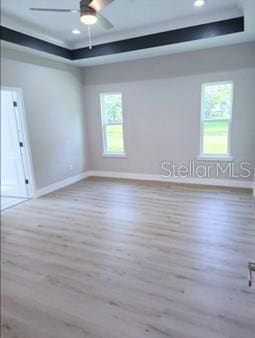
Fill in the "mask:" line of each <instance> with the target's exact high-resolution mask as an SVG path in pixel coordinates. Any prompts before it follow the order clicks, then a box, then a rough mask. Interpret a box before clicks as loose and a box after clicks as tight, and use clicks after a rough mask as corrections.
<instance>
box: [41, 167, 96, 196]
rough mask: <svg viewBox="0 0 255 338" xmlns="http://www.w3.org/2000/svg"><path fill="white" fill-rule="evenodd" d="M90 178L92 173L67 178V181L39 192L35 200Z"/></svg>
mask: <svg viewBox="0 0 255 338" xmlns="http://www.w3.org/2000/svg"><path fill="white" fill-rule="evenodd" d="M89 176H91V175H90V172H89V171H86V172H85V173H82V174H79V175H76V176H72V177H69V178H66V179H65V180H62V181H59V182H57V183H53V184H51V185H48V186H46V187H44V188H41V189H39V190H37V191H36V194H35V198H38V197H41V196H43V195H46V194H49V193H51V192H53V191H56V190H58V189H61V188H64V187H67V186H68V185H70V184H73V183H75V182H78V181H81V180H83V179H85V178H87V177H89Z"/></svg>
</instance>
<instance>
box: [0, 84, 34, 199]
mask: <svg viewBox="0 0 255 338" xmlns="http://www.w3.org/2000/svg"><path fill="white" fill-rule="evenodd" d="M2 90H3V91H4V90H5V91H11V92H13V93H14V94H15V100H16V101H17V107H15V110H16V114H17V117H18V119H19V123H20V125H21V133H22V138H23V140H24V142H23V144H24V145H23V151H24V156H22V160H23V163H24V166H23V167H24V174H25V177H26V178H27V179H28V180H29V184H28V186H27V193H28V198H36V184H35V174H34V166H33V159H32V151H31V146H30V137H29V132H28V124H27V116H26V111H25V105H24V99H23V90H22V89H21V88H16V87H7V86H1V91H2Z"/></svg>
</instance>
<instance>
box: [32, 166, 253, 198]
mask: <svg viewBox="0 0 255 338" xmlns="http://www.w3.org/2000/svg"><path fill="white" fill-rule="evenodd" d="M92 176H94V177H108V178H119V179H121V178H122V179H129V180H139V181H155V182H169V183H182V184H198V185H210V186H219V187H231V188H246V189H252V188H253V182H249V181H238V180H223V179H212V178H192V177H188V178H175V177H169V178H164V177H162V176H161V175H151V174H136V173H123V172H116V171H97V170H91V171H86V172H84V173H82V174H79V175H76V176H72V177H69V178H67V179H65V180H62V181H59V182H57V183H54V184H51V185H48V186H46V187H44V188H41V189H39V190H37V191H36V194H35V198H38V197H41V196H43V195H46V194H49V193H51V192H53V191H56V190H58V189H61V188H64V187H67V186H68V185H70V184H73V183H75V182H78V181H81V180H83V179H85V178H88V177H92Z"/></svg>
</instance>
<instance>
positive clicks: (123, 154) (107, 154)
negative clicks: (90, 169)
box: [102, 153, 127, 158]
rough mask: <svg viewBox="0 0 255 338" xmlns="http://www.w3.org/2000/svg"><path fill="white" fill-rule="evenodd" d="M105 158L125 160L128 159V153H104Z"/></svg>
mask: <svg viewBox="0 0 255 338" xmlns="http://www.w3.org/2000/svg"><path fill="white" fill-rule="evenodd" d="M102 156H103V157H117V158H118V157H120V158H125V157H127V154H126V153H103V154H102Z"/></svg>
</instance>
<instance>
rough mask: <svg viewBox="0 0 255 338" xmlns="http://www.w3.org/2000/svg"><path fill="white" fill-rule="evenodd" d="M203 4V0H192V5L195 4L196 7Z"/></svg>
mask: <svg viewBox="0 0 255 338" xmlns="http://www.w3.org/2000/svg"><path fill="white" fill-rule="evenodd" d="M204 4H205V0H196V1H195V2H194V5H195V6H196V7H201V6H203V5H204Z"/></svg>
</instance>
